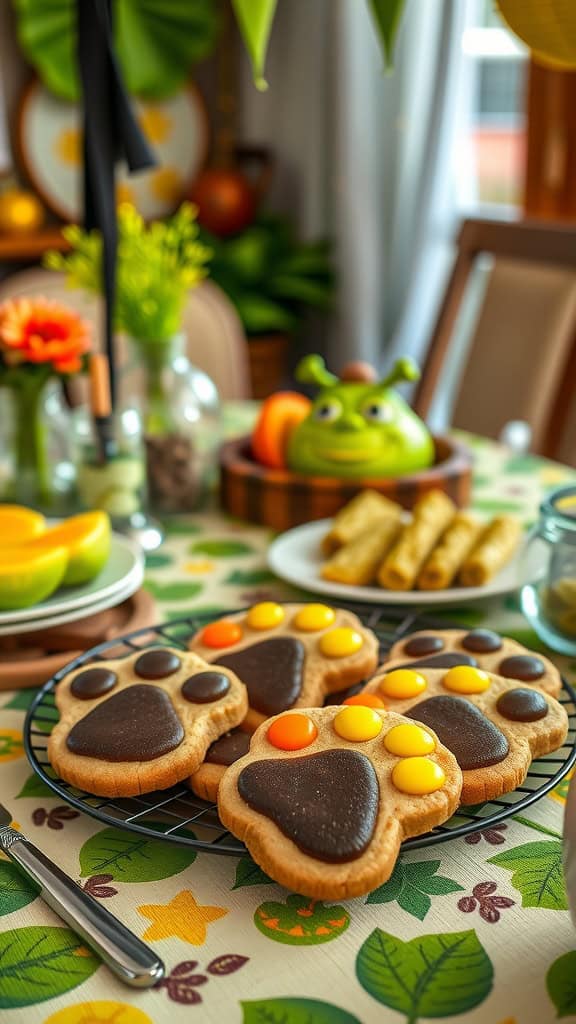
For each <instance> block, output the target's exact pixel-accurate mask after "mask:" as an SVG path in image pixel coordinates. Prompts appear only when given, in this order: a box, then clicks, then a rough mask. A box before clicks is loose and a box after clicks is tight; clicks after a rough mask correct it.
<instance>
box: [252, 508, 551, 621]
mask: <svg viewBox="0 0 576 1024" xmlns="http://www.w3.org/2000/svg"><path fill="white" fill-rule="evenodd" d="M331 522H332V520H330V519H319V520H318V521H317V522H314V523H304V525H303V526H296V527H295V528H294V529H293V530H287V531H286V533H282V534H280V536H279V537H277V538H276V540H275V541H273V543H272V544H271V545H270V548H269V549H268V565H269V567H270V569H271V570H272V572H274V573H276V575H277V576H280V578H281V579H283V580H286V581H287V582H288V583H293V584H294V585H295V586H297V587H300V588H301V589H304V590H310V591H312V593H314V594H327V595H329V596H330V597H338V598H341V599H342V600H344V601H346V600H348V601H368V602H370V603H371V604H398V605H401V604H406V605H431V604H459V603H461V602H463V601H478V600H480V599H481V598H486V597H496V596H497V595H499V594H508V593H509V592H510V591H512V590H516V589H517V588H518V587H520V586H521V585H522V584H523V583H526V582H528V579H530V580H533V579H535V578H536V577H537V576H538V574H539V572H540V570H541V568H542V566H541V564H540V563H539V562H535V563H534V564H532V565H529V566H527V567H526V569H525V572H524V578H523V579H521V578H520V555H519V554H518V555H516V557H515V558H513V559H512V561H511V562H510V563H509V564H508V565H507V566H506V567H505V568H504V569H502V572H500V573H498V575H497V576H495V577H494V579H493V580H491V581H490V582H489V583H487V584H485V586H483V587H450V588H448V589H447V590H409V591H403V590H385V589H384V588H383V587H352V586H349V585H348V584H345V583H332V582H330V581H329V580H323V579H322V577H321V576H320V566H321V565H322V562H323V561H324V556H323V555H322V553H321V551H320V543H321V541H322V538H323V537H324V534H326V533H327V532H328V530H329V529H330V525H331Z"/></svg>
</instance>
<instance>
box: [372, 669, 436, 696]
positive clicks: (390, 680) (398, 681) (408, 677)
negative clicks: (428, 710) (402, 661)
mask: <svg viewBox="0 0 576 1024" xmlns="http://www.w3.org/2000/svg"><path fill="white" fill-rule="evenodd" d="M426 686H427V683H426V680H425V678H424V676H423V675H421V673H420V672H415V671H414V669H411V668H395V669H394V671H393V672H387V673H386V675H385V676H384V677H383V679H382V680H381V682H380V691H381V692H382V693H383V694H384V695H385V696H386V697H392V698H393V699H394V700H405V699H406V698H407V697H417V696H418V695H419V694H420V693H423V692H424V690H425V689H426Z"/></svg>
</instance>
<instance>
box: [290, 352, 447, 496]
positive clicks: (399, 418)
mask: <svg viewBox="0 0 576 1024" xmlns="http://www.w3.org/2000/svg"><path fill="white" fill-rule="evenodd" d="M367 371H368V372H367ZM369 371H370V368H367V367H366V366H365V365H364V364H360V365H358V364H355V365H354V366H353V367H349V368H347V369H345V371H344V373H343V379H339V378H338V377H336V376H334V374H332V373H329V371H328V370H327V369H326V367H325V365H324V360H323V359H322V358H321V357H320V356H306V358H305V359H303V360H302V361H301V362H300V363H299V364H298V367H297V369H296V378H297V380H299V381H301V382H302V383H306V384H317V385H318V386H319V387H320V388H321V391H320V394H319V395H318V397H317V398H316V399H315V401H314V403H313V405H312V409H311V410H310V413H309V414H308V416H307V417H306V419H305V420H303V421H302V422H301V423H300V424H299V425H298V426H297V427H296V428H295V430H294V431H293V433H292V435H291V437H290V441H289V445H288V465H289V467H290V469H293V470H295V472H297V473H308V474H313V475H315V476H335V477H344V478H347V479H349V478H354V477H383V476H400V475H401V474H403V473H410V472H413V471H416V470H420V469H426V467H427V466H430V465H432V463H433V461H434V444H433V441H432V437H431V436H430V433H429V432H428V430H427V428H426V426H425V425H424V423H423V422H422V420H421V419H420V418H419V417H418V416H417V415H416V413H415V412H413V411H412V409H410V407H409V406H408V404H407V403H406V402H405V401H404V399H403V398H402V397H401V396H400V395H399V394H398V392H397V391H394V390H393V389H392V387H391V385H392V384H395V383H398V382H400V381H404V380H417V379H418V377H419V370H418V367H417V366H416V364H415V363H414V362H413V361H412V360H411V359H408V358H404V359H399V360H398V361H397V362H396V363H395V365H394V367H393V369H392V372H391V373H389V374H388V376H387V377H385V378H384V379H383V380H381V381H377V380H374V379H373V377H375V374H374V373H372V374H371V373H370V372H369Z"/></svg>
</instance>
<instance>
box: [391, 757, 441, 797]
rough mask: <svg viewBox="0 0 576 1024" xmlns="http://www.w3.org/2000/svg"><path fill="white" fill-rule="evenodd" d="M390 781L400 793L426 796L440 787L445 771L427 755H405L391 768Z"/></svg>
mask: <svg viewBox="0 0 576 1024" xmlns="http://www.w3.org/2000/svg"><path fill="white" fill-rule="evenodd" d="M392 782H393V783H394V785H395V786H396V789H399V790H400V792H401V793H407V794H408V795H409V796H426V795H427V794H428V793H435V792H436V790H437V789H442V786H443V785H444V783H445V782H446V773H445V772H444V769H443V768H441V766H440V765H439V764H437V763H436V761H431V760H430V758H428V757H407V758H406V759H405V760H404V761H399V762H398V764H397V765H395V766H394V768H393V769H392Z"/></svg>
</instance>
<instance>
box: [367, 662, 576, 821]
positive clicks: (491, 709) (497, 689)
mask: <svg viewBox="0 0 576 1024" xmlns="http://www.w3.org/2000/svg"><path fill="white" fill-rule="evenodd" d="M384 668H385V669H386V671H385V672H384V671H382V672H380V673H379V674H378V675H377V676H375V677H374V679H372V680H371V681H370V682H369V683H368V684H367V686H366V688H365V689H364V690H363V692H362V693H361V694H358V696H357V697H353V698H351V699H352V700H353V701H354V702H355V703H357V704H359V703H360V702H361V701H362V700H363V699H365V700H368V701H369V702H370V703H371V704H372V703H373V702H374V701H375V700H377V701H382V702H383V703H384V705H385V706H386V707H387V708H389V709H390V710H394V711H396V712H398V713H399V714H401V715H406V716H407V717H409V718H412V719H414V720H415V721H418V722H420V723H422V725H424V726H426V727H427V728H430V729H433V730H434V731H435V732H436V733H437V735H438V738H439V740H440V741H441V743H444V744H445V746H447V747H448V749H449V750H451V751H452V753H453V754H454V755H455V757H456V760H457V761H458V764H459V765H460V768H461V769H462V775H463V785H462V803H463V804H476V803H480V802H481V801H483V800H493V799H495V798H496V797H499V796H501V795H502V794H503V793H509V792H511V791H512V790H513V789H516V787H517V786H520V785H521V784H522V783H523V782H524V779H525V778H526V774H527V772H528V769H529V767H530V763H531V761H532V760H533V758H535V757H541V756H542V755H543V754H549V753H550V752H551V751H552V750H556V749H557V748H558V747H560V746H562V744H563V743H564V740H565V739H566V734H567V731H568V717H567V715H566V712H565V710H564V708H563V707H562V705H561V704H559V703H558V701H557V700H555V699H554V697H551V696H550V694H547V693H544V692H543V691H542V690H539V689H536V688H535V687H532V688H529V687H526V686H524V685H523V684H521V683H519V682H515V681H514V680H512V679H504V678H503V677H502V676H497V675H494V674H493V673H492V672H486V671H484V670H483V669H479V668H476V667H474V666H472V665H456V666H452V667H451V668H449V669H448V670H444V669H441V668H419V669H417V670H416V669H413V668H394V667H393V666H389V665H388V664H386V665H385V666H384Z"/></svg>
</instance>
